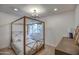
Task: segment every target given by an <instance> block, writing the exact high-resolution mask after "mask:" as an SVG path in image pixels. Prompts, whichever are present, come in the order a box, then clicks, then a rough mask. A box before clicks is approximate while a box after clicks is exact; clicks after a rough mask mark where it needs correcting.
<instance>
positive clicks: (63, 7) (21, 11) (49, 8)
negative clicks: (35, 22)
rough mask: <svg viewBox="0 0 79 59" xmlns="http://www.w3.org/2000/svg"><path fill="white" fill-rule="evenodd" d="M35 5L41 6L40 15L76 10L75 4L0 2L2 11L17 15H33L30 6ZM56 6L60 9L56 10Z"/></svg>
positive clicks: (0, 10)
mask: <svg viewBox="0 0 79 59" xmlns="http://www.w3.org/2000/svg"><path fill="white" fill-rule="evenodd" d="M33 7H36V8H39V9H40V10H41V11H42V13H40V14H39V16H40V17H45V16H49V15H51V14H53V15H54V14H59V13H62V12H67V11H72V10H75V5H74V4H0V12H5V13H8V14H11V15H15V16H24V15H26V16H31V13H29V8H33ZM14 8H18V11H14V10H13V9H14ZM54 8H58V11H54V10H53V9H54Z"/></svg>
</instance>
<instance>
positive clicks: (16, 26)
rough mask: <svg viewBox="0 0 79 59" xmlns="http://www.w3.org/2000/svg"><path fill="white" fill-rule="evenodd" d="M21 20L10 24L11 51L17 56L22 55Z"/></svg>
mask: <svg viewBox="0 0 79 59" xmlns="http://www.w3.org/2000/svg"><path fill="white" fill-rule="evenodd" d="M23 26H24V23H23V19H20V20H17V21H15V22H13V23H12V44H11V45H12V49H13V50H14V52H15V53H16V54H17V55H23V54H24V34H23V33H24V32H23Z"/></svg>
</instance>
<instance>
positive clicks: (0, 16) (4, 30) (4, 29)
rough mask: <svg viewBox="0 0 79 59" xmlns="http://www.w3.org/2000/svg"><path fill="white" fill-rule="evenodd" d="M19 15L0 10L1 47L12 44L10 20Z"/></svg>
mask: <svg viewBox="0 0 79 59" xmlns="http://www.w3.org/2000/svg"><path fill="white" fill-rule="evenodd" d="M16 18H17V17H15V16H13V15H10V14H7V13H3V12H0V48H5V47H8V46H9V44H10V24H9V23H10V22H12V21H13V20H15V19H16Z"/></svg>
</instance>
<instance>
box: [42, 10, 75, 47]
mask: <svg viewBox="0 0 79 59" xmlns="http://www.w3.org/2000/svg"><path fill="white" fill-rule="evenodd" d="M42 19H43V20H46V24H45V31H46V32H45V33H46V35H45V40H46V44H48V45H51V46H54V47H56V46H57V45H58V43H59V42H60V41H61V38H62V37H64V36H65V37H68V32H69V31H70V30H71V29H73V28H74V23H75V20H74V11H70V12H65V13H61V14H58V15H51V16H48V17H46V18H42ZM72 31H73V30H72Z"/></svg>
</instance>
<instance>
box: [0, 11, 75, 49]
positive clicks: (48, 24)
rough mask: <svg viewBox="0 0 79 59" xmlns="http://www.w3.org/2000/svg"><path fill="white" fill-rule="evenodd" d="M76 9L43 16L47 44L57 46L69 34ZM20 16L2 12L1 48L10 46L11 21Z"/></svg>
mask: <svg viewBox="0 0 79 59" xmlns="http://www.w3.org/2000/svg"><path fill="white" fill-rule="evenodd" d="M74 16H75V13H74V11H71V12H65V13H61V14H58V15H51V16H48V17H45V18H41V20H42V21H45V38H46V44H48V45H51V46H54V47H56V46H57V45H58V43H59V42H60V40H61V38H62V37H63V36H68V32H69V30H70V29H71V28H74V24H75V20H74ZM17 18H18V17H16V16H13V15H10V14H7V13H3V12H0V48H4V47H7V46H9V43H10V25H9V23H10V22H12V21H13V20H15V19H17Z"/></svg>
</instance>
